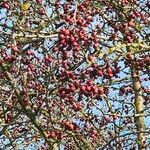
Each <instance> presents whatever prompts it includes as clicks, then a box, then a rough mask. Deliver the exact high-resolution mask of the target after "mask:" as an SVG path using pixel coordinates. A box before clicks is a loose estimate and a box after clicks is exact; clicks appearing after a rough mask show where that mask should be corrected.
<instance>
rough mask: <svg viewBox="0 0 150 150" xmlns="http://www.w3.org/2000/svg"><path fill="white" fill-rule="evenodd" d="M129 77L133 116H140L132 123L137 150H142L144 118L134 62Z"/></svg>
mask: <svg viewBox="0 0 150 150" xmlns="http://www.w3.org/2000/svg"><path fill="white" fill-rule="evenodd" d="M131 75H132V85H133V90H134V105H135V114H140V115H141V116H140V115H138V116H136V117H135V118H134V122H135V125H136V129H137V132H138V133H137V141H138V149H139V150H144V148H143V142H144V141H145V135H144V133H142V131H144V129H145V125H144V116H142V114H143V113H144V112H143V110H144V104H143V102H144V98H143V96H142V86H141V82H140V77H139V74H138V71H137V69H136V66H135V64H134V62H132V66H131Z"/></svg>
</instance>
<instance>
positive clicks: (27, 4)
mask: <svg viewBox="0 0 150 150" xmlns="http://www.w3.org/2000/svg"><path fill="white" fill-rule="evenodd" d="M30 6H31V3H30V2H25V3H23V4H21V11H27V10H28V9H29V8H30Z"/></svg>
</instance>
